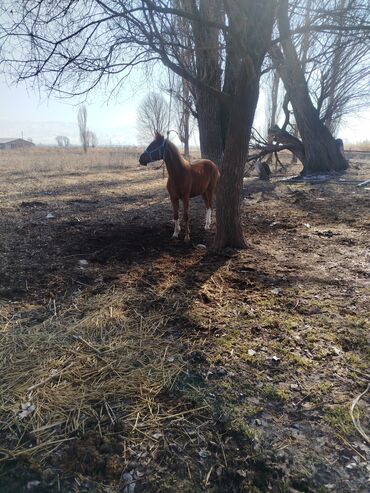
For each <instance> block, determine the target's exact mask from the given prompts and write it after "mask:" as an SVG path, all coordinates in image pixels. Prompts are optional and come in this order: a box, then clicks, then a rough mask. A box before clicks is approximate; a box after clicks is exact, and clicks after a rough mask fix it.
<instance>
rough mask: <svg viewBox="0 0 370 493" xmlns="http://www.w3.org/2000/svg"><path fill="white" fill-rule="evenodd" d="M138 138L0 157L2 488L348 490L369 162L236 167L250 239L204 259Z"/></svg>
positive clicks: (364, 283)
mask: <svg viewBox="0 0 370 493" xmlns="http://www.w3.org/2000/svg"><path fill="white" fill-rule="evenodd" d="M112 152H113V153H114V155H113V156H112V154H111V153H112ZM123 152H126V154H124V156H125V158H124V159H123V158H122V155H123V154H122V153H123ZM138 153H139V151H138V150H136V149H130V150H127V151H124V150H120V149H114V150H109V149H96V150H93V151H91V152H90V151H89V152H88V153H87V155H84V154H83V153H82V152H80V151H79V150H77V149H68V150H60V149H54V150H50V149H32V150H31V151H30V152H29V154H28V155H27V156H23V157H22V154H21V153H19V152H18V151H17V152H15V153H9V152H7V153H3V154H0V156H1V158H3V159H2V162H1V163H2V164H1V165H0V178H1V179H0V212H1V214H0V217H1V220H0V255H1V258H2V263H1V264H0V327H1V329H0V372H1V377H0V412H1V417H0V421H1V423H0V424H1V429H0V438H1V445H0V461H1V462H2V466H1V467H5V468H6V467H8V465H9V464H11V465H14V464H15V465H18V464H25V468H26V472H25V469H21V474H20V478H21V479H22V481H23V482H22V483H21V484H20V486H19V488H18V490H19V491H22V489H24V487H26V486H25V485H27V480H28V479H29V478H31V479H33V477H32V476H30V474H31V475H32V474H33V473H32V471H37V474H38V476H36V477H37V478H41V479H40V480H41V481H42V485H43V486H44V487H45V488H46V491H59V479H60V482H61V491H63V493H64V492H70V491H89V492H90V491H91V492H99V493H100V492H106V491H107V488H108V487H109V491H112V492H115V491H122V490H123V491H127V484H126V483H125V481H123V480H122V477H123V476H124V474H128V475H131V476H130V477H131V479H132V481H133V482H136V483H137V485H138V487H139V489H140V488H144V489H142V491H146V492H150V493H152V492H153V493H154V492H156V493H157V492H158V491H161V492H166V493H167V492H172V491H179V492H181V493H185V492H186V493H190V492H191V493H194V492H196V493H198V492H212V493H215V492H222V493H224V492H225V491H230V492H231V491H256V492H261V491H270V490H271V491H285V490H287V489H288V487H289V488H290V487H291V488H292V489H293V490H296V491H297V490H298V491H309V492H313V491H319V490H320V488H321V486H322V485H324V484H326V483H328V484H334V485H335V486H334V487H335V488H337V491H343V492H347V491H354V490H356V491H362V490H361V487H362V485H363V483H364V479H363V478H364V475H363V474H364V473H363V465H362V461H363V457H365V455H366V451H365V450H364V449H363V448H362V444H361V442H360V440H361V436H360V435H358V434H357V435H356V430H355V428H354V427H353V426H352V424H351V423H352V420H351V418H350V405H351V403H352V401H353V399H354V398H355V397H356V396H358V395H360V394H361V392H362V391H363V390H364V388H366V386H365V387H364V382H367V380H366V379H367V375H368V371H367V370H366V366H367V362H366V357H365V354H366V348H365V343H364V341H365V337H366V331H367V330H368V318H367V312H368V309H367V306H368V295H369V292H368V286H369V285H368V279H369V277H368V276H369V273H368V251H369V250H368V247H369V242H368V235H367V232H368V227H369V221H368V216H367V212H368V207H369V196H368V190H366V189H365V188H358V187H356V183H358V182H359V181H362V180H364V179H365V178H367V177H368V172H369V168H368V165H357V164H355V165H352V166H351V168H350V170H349V173H348V174H347V175H346V177H345V180H346V181H344V182H341V181H340V180H337V181H335V180H333V181H332V182H329V183H293V182H280V181H277V180H276V181H275V180H273V181H272V182H271V183H261V182H259V181H257V180H255V179H253V178H248V179H246V181H245V189H244V194H245V197H244V200H243V227H244V231H245V234H246V237H247V239H248V243H249V248H248V250H246V251H243V252H238V253H236V252H228V253H226V255H225V256H220V257H214V256H212V255H210V254H209V253H208V250H207V249H198V248H194V246H195V245H197V244H198V243H203V244H205V245H207V246H209V245H210V244H211V241H212V237H213V233H210V234H209V235H205V233H204V231H203V230H202V225H203V207H202V206H201V205H200V202H199V201H198V202H197V200H194V201H192V216H191V217H192V222H191V232H192V239H193V242H194V245H190V246H189V247H186V246H184V244H183V242H182V241H179V242H171V240H170V236H171V233H172V224H171V207H170V203H169V199H168V196H167V192H166V190H165V181H164V180H163V176H162V171H161V170H158V171H153V169H150V168H144V167H139V166H137V154H138ZM121 159H122V160H121ZM37 167H39V168H37ZM288 172H289V174H291V173H292V170H291V169H289V170H288ZM279 173H280V171H279ZM49 211H51V212H53V213H54V215H55V217H54V219H52V220H51V221H49V220H47V219H46V214H47V212H49ZM81 259H86V260H87V263H86V264H85V263H82V264H81V263H80V262H79V260H81ZM365 401H366V396H363V397H362V398H361V402H359V406H358V408H359V411H358V419H359V421H360V423H361V426H362V427H363V428H364V429H365V430H366V429H367V425H368V421H367V420H366V419H365V415H364V409H365ZM22 405H23V407H22ZM22 412H23V414H22ZM356 412H357V411H356ZM356 416H357V415H356ZM338 433H340V437H339V438H338V436H339V435H338ZM344 433H346V435H344ZM313 436H314V437H315V438H317V440H316V439H315V441H313V440H312V437H313ZM338 457H339V458H338ZM353 457H355V458H358V460H359V462H356V463H355V466H353V465H351V467H352V469H350V468H347V467H346V465H347V464H348V462H349V461H352V462H354V461H355V459H354V458H353ZM9 459H10V460H9ZM18 459H19V460H18ZM40 464H41V465H40ZM318 464H319V465H318ZM44 469H45V470H46V471H49V472H47V473H46V472H45V471H44ZM50 469H51V472H50ZM3 470H4V469H1V468H0V474H1V471H3ZM44 473H45V474H44ZM22 474H23V476H22ZM122 474H123V476H122ZM351 474H353V476H351ZM7 475H8V477H10V479H9V483H8V484H10V483H12V482H13V481H14V480H15V479H14V478H16V477H17V470H16V472H15V473H14V474H13V475H12V476H11V475H10V474H9V470H8V469H5V475H4V478H5V479H6V478H7ZM310 475H311V476H312V478H310ZM71 478H72V479H71ZM292 478H293V479H292ZM296 478H298V480H297V481H296V482H295V481H294V480H295V479H296ZM307 478H309V479H310V481H311V479H312V481H313V482H312V484H313V485H314V486H312V488H311V486H310V485H311V483H309V482H308V479H307ZM1 479H3V478H1ZM1 479H0V481H1ZM84 481H85V482H86V481H88V483H87V486H84V487H83V486H81V488H80V485H81V484H84ZM63 485H65V486H64V489H63ZM76 485H77V486H76ZM108 485H109V486H108ZM286 485H289V486H286ZM15 488H17V486H15ZM47 488H49V489H47ZM79 488H80V489H79ZM83 488H85V489H83ZM227 488H229V489H227ZM284 488H285V489H284ZM356 488H357V489H356ZM5 491H7V490H6V486H5ZM10 491H12V490H10ZM13 491H14V488H13Z"/></svg>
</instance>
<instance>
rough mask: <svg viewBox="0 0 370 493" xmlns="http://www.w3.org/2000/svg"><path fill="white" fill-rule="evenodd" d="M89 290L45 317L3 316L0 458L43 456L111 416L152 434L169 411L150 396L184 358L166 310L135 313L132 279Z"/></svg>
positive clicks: (167, 383) (126, 427) (104, 425)
mask: <svg viewBox="0 0 370 493" xmlns="http://www.w3.org/2000/svg"><path fill="white" fill-rule="evenodd" d="M87 291H88V290H87ZM87 291H85V292H84V293H77V294H76V295H75V297H74V299H73V300H72V302H71V303H69V304H68V307H67V308H64V309H62V310H61V311H59V309H58V307H57V306H55V307H54V308H55V309H54V313H53V315H52V316H51V317H48V318H46V320H45V321H44V322H43V323H37V324H34V325H32V323H31V321H30V320H27V321H26V322H25V323H23V322H22V320H21V319H15V320H12V321H10V322H9V323H6V324H3V328H2V331H1V332H0V375H1V377H0V413H1V417H0V424H1V430H2V431H1V434H0V436H1V437H2V445H1V446H0V460H6V459H10V458H14V457H17V456H20V455H23V456H24V455H26V456H28V457H29V456H32V455H33V454H35V453H37V454H38V457H39V458H42V457H46V455H47V454H49V453H50V452H51V451H52V450H54V449H55V448H57V447H59V446H60V445H61V444H63V443H64V442H66V441H70V440H73V439H75V438H76V437H78V436H80V435H81V434H83V433H84V432H86V431H87V430H89V429H95V430H98V431H99V432H100V433H101V434H103V433H104V430H107V429H112V427H113V428H114V426H117V425H118V426H119V427H120V430H123V433H124V434H125V435H126V436H130V439H133V438H132V437H135V436H140V435H141V436H146V437H149V438H151V439H153V440H155V435H156V433H158V430H160V429H161V427H162V425H163V420H164V419H167V418H169V417H171V416H170V414H171V413H170V414H168V410H167V414H166V415H163V409H162V408H161V405H160V403H159V399H157V398H158V396H159V395H160V394H161V393H164V392H165V391H166V390H168V389H169V388H171V386H172V385H173V383H174V382H175V380H176V377H177V376H178V375H179V374H180V373H181V372H182V370H183V368H184V362H183V359H182V358H183V356H182V355H181V354H180V352H183V348H181V347H179V341H177V342H175V341H174V340H173V339H171V338H170V337H169V336H168V334H167V335H166V333H165V323H166V318H165V316H164V314H163V313H160V312H158V311H152V312H150V311H148V312H147V313H146V315H145V317H143V316H142V315H141V314H140V313H138V312H136V311H135V310H134V308H136V307H138V306H139V307H140V302H141V301H143V300H140V299H138V296H142V297H144V296H145V293H141V294H140V295H139V294H138V292H137V291H136V290H135V289H134V288H130V287H128V288H126V289H124V288H123V287H122V288H117V287H111V288H109V289H108V291H105V292H104V293H103V294H101V293H100V294H95V295H93V294H92V293H91V292H87ZM169 406H170V405H169ZM173 413H174V415H176V413H178V410H176V409H174V410H173Z"/></svg>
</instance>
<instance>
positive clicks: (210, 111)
mask: <svg viewBox="0 0 370 493" xmlns="http://www.w3.org/2000/svg"><path fill="white" fill-rule="evenodd" d="M197 113H198V127H199V141H200V152H201V155H202V157H203V158H206V159H211V160H212V161H214V162H215V163H216V164H217V165H218V166H220V164H221V160H222V154H223V135H222V129H221V105H220V100H219V98H216V97H215V96H213V95H212V94H210V93H208V92H206V91H201V90H198V91H197Z"/></svg>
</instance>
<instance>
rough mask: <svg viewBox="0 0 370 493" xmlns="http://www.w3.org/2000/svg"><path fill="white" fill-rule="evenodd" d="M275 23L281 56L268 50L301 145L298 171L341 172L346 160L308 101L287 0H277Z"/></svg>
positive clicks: (303, 172) (273, 50) (306, 87)
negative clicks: (276, 24)
mask: <svg viewBox="0 0 370 493" xmlns="http://www.w3.org/2000/svg"><path fill="white" fill-rule="evenodd" d="M278 22H279V32H280V36H281V38H282V41H281V44H282V47H283V53H284V55H283V54H282V53H281V51H280V50H279V48H277V47H274V48H273V49H271V51H270V53H271V55H272V58H273V60H274V62H275V63H276V64H277V70H278V71H279V74H280V77H281V79H282V80H283V82H284V86H285V89H286V91H287V93H288V96H289V99H290V102H291V104H292V107H293V111H294V116H295V120H296V123H297V126H298V130H299V133H300V135H301V138H302V142H303V145H304V149H305V158H304V162H303V171H302V174H303V175H308V174H313V173H319V172H330V171H343V170H345V169H346V168H347V166H348V163H347V161H346V160H345V159H344V158H343V156H342V155H341V153H340V152H339V150H338V146H337V145H336V143H335V139H334V137H333V136H332V135H331V133H330V132H329V130H328V129H327V127H326V126H325V125H324V124H323V123H322V122H321V120H320V116H319V113H318V111H317V109H316V108H315V107H314V105H313V103H312V101H311V98H310V95H309V91H308V86H307V82H306V80H305V76H304V72H303V70H302V66H301V63H300V61H299V58H298V55H297V52H296V50H295V47H294V44H293V42H292V40H291V37H290V26H289V18H288V0H281V1H280V5H279V9H278Z"/></svg>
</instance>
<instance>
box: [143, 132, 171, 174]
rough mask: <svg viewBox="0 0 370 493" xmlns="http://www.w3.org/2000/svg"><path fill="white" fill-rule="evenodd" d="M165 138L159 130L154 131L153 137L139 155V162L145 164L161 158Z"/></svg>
mask: <svg viewBox="0 0 370 493" xmlns="http://www.w3.org/2000/svg"><path fill="white" fill-rule="evenodd" d="M165 145H166V140H165V138H164V137H163V135H161V134H160V133H159V132H156V133H155V138H154V140H153V142H151V143H150V144H149V145H148V147H147V148H146V149H145V151H144V152H143V153H142V155H141V156H140V157H139V163H140V164H141V165H143V166H146V165H147V164H148V163H152V162H153V161H159V160H160V159H163V156H164V149H165Z"/></svg>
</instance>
